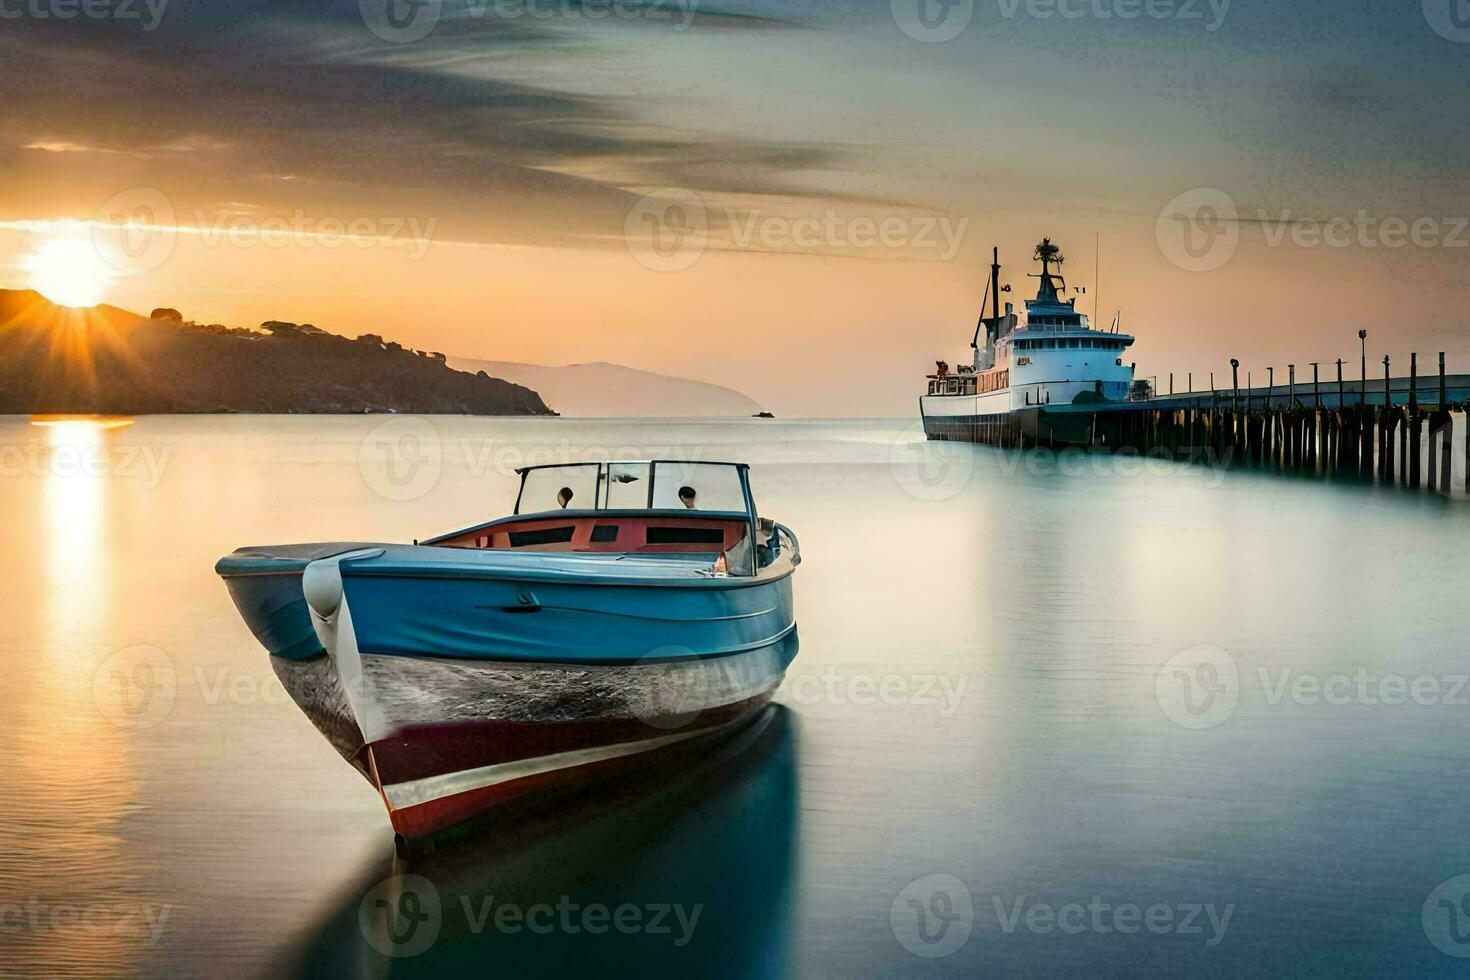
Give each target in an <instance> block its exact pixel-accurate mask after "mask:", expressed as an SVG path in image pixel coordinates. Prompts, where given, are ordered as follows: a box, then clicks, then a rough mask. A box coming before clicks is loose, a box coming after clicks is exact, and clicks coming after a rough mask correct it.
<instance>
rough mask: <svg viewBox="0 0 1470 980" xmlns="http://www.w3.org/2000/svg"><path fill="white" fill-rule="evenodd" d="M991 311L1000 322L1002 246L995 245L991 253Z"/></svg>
mask: <svg viewBox="0 0 1470 980" xmlns="http://www.w3.org/2000/svg"><path fill="white" fill-rule="evenodd" d="M990 313H991V316H993V317H994V318H995V320H996V322H997V323H999V322H1000V246H999V245H997V246H994V247H993V248H992V250H991V253H990Z"/></svg>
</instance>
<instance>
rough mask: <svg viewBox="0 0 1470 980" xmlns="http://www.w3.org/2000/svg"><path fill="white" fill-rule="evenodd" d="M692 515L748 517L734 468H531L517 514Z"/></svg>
mask: <svg viewBox="0 0 1470 980" xmlns="http://www.w3.org/2000/svg"><path fill="white" fill-rule="evenodd" d="M568 509H570V510H648V509H653V510H692V511H709V512H718V513H725V514H729V513H736V514H748V513H749V512H750V505H749V502H748V499H747V489H746V481H745V471H744V468H743V467H742V466H738V465H736V464H735V463H693V462H683V461H674V460H653V461H648V460H639V461H629V462H610V463H568V464H563V465H552V466H533V467H529V468H527V469H525V470H523V471H522V472H521V493H520V497H519V498H518V499H517V500H516V510H515V512H516V513H517V514H539V513H543V512H545V511H553V510H568Z"/></svg>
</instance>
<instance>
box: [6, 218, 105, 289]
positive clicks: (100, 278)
mask: <svg viewBox="0 0 1470 980" xmlns="http://www.w3.org/2000/svg"><path fill="white" fill-rule="evenodd" d="M20 268H21V271H23V272H24V273H25V274H26V277H27V279H28V281H29V285H30V287H31V288H32V289H34V290H35V291H36V292H38V293H40V294H41V295H42V296H45V297H46V298H47V299H49V300H50V301H51V302H53V303H58V304H60V305H61V306H96V305H97V304H98V303H99V302H101V300H102V296H103V294H104V293H106V292H107V289H108V287H109V286H111V285H112V283H113V280H115V279H116V278H117V270H116V269H114V268H113V267H112V266H110V265H108V263H107V261H106V260H105V259H103V258H102V256H101V255H99V254H98V253H97V249H96V247H95V246H94V245H93V244H92V240H91V237H90V236H89V235H87V234H86V232H66V233H62V234H53V235H50V236H48V237H47V238H46V239H45V240H43V241H42V242H41V243H40V244H38V245H37V246H36V247H35V248H34V249H32V250H31V252H30V254H28V255H27V256H26V257H25V258H23V259H21V260H20Z"/></svg>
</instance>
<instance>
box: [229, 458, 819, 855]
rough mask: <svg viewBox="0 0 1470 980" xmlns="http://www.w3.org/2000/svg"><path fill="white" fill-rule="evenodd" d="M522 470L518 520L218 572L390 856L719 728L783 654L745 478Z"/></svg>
mask: <svg viewBox="0 0 1470 980" xmlns="http://www.w3.org/2000/svg"><path fill="white" fill-rule="evenodd" d="M519 473H520V477H521V483H520V491H519V493H518V495H517V499H516V504H515V509H514V512H513V513H512V515H511V516H510V517H504V518H501V519H499V520H494V521H490V522H488V523H485V524H478V525H475V526H473V527H468V528H464V529H462V530H458V531H452V532H450V533H448V534H442V535H440V536H438V537H435V538H431V539H429V540H426V541H423V542H422V543H420V542H415V543H413V544H383V543H361V542H337V543H325V544H305V545H283V546H275V547H256V548H242V549H240V550H238V551H236V552H234V553H233V554H231V555H229V556H228V557H225V558H223V559H221V560H220V561H219V563H218V564H217V565H216V566H215V571H216V572H217V573H218V574H219V575H220V577H221V578H223V579H224V580H225V584H226V585H227V586H228V588H229V590H230V595H231V597H232V598H233V599H234V602H235V606H236V608H237V609H239V611H240V615H241V616H242V617H243V618H244V619H245V622H246V624H247V625H248V626H249V627H250V630H251V631H252V632H253V633H254V634H255V637H256V639H258V640H259V641H260V643H261V644H262V645H263V646H264V647H265V648H266V650H267V651H269V653H270V656H271V664H272V666H273V668H274V669H275V672H276V674H277V676H278V677H279V678H280V679H281V682H282V683H283V684H284V685H285V687H286V690H287V691H288V692H289V693H290V695H291V697H292V698H293V699H294V700H295V701H296V703H297V704H298V705H299V706H300V707H301V709H302V710H303V711H304V712H305V713H306V715H307V716H308V717H309V718H310V719H311V721H312V722H313V723H314V724H315V725H316V726H317V728H318V729H319V730H320V731H321V732H322V734H323V735H324V736H326V738H327V740H328V741H329V742H331V744H332V745H333V747H335V748H336V749H337V751H338V752H339V753H341V755H342V757H343V758H344V759H346V760H347V761H348V762H349V763H350V764H351V765H352V766H354V767H355V768H356V769H357V770H358V771H359V772H360V773H362V775H363V776H364V777H366V778H367V779H368V780H369V781H370V782H371V783H372V784H373V786H374V787H375V788H376V789H377V790H378V792H379V793H380V795H381V796H382V798H383V802H384V803H385V804H386V805H387V808H388V814H389V817H390V819H391V820H392V823H393V828H394V831H395V832H396V834H397V836H398V838H399V840H400V842H404V843H408V842H413V841H416V840H419V839H422V838H428V837H431V835H433V834H435V833H436V832H438V831H440V830H443V829H445V828H447V827H450V826H453V825H455V824H459V823H461V822H462V821H465V820H468V819H470V818H472V817H476V816H479V815H481V814H483V813H485V812H486V811H488V810H491V809H492V808H494V807H495V806H497V805H498V804H500V803H503V802H506V801H509V800H512V799H517V798H522V797H527V796H528V795H530V794H538V793H541V792H543V791H546V790H551V789H557V788H566V787H569V786H575V785H576V784H578V783H581V782H584V781H586V780H587V779H588V778H589V777H591V776H593V775H594V774H604V773H607V772H610V771H615V770H616V769H617V767H618V766H619V765H620V764H624V763H628V762H631V761H633V760H635V759H638V758H646V757H647V756H648V755H649V754H650V753H656V752H658V750H660V749H664V748H667V747H672V746H674V745H678V744H680V743H688V742H690V740H692V739H695V738H699V737H701V736H710V735H713V734H715V733H718V732H722V731H729V730H732V729H734V728H736V727H738V726H739V725H740V724H741V723H742V722H743V721H746V720H748V719H750V718H751V717H753V716H754V715H755V714H756V712H757V711H758V710H759V709H760V708H761V707H762V706H764V705H765V704H766V703H767V702H768V701H769V700H770V698H771V696H772V695H773V694H774V693H775V690H776V688H777V687H778V686H779V685H780V683H781V680H782V678H783V676H784V675H785V671H786V668H787V666H788V665H789V664H790V663H791V661H792V659H793V658H794V657H795V656H796V652H797V645H798V644H797V631H796V617H795V609H794V605H793V601H792V590H791V579H792V573H793V572H794V570H795V568H796V566H797V565H798V564H799V563H800V562H801V554H800V546H799V544H798V543H797V539H796V536H795V535H794V534H793V533H792V532H791V531H790V530H789V529H788V528H786V527H785V526H783V525H781V524H777V523H775V522H774V521H771V520H770V519H768V518H762V517H759V516H758V515H757V513H756V508H755V503H754V500H753V498H752V496H751V490H750V477H749V471H748V468H747V467H746V466H745V465H744V464H740V463H713V462H681V461H669V460H640V461H618V462H601V463H572V464H557V465H549V466H534V467H527V468H524V469H522V470H520V471H519ZM684 747H685V748H688V746H687V745H686V746H684Z"/></svg>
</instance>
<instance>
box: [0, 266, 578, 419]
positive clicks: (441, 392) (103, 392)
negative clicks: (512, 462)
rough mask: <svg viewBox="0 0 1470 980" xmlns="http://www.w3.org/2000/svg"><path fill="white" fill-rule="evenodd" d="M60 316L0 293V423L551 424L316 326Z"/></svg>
mask: <svg viewBox="0 0 1470 980" xmlns="http://www.w3.org/2000/svg"><path fill="white" fill-rule="evenodd" d="M154 314H155V316H156V317H157V319H150V318H148V317H143V316H139V315H138V314H136V313H129V312H128V311H127V310H120V309H117V308H116V307H112V306H95V307H91V308H89V309H85V310H75V309H69V308H67V307H63V306H57V305H55V304H54V303H51V302H50V301H48V300H47V299H46V298H45V297H43V296H41V295H40V294H39V293H36V292H32V291H29V290H24V291H16V290H3V289H0V414H40V413H90V414H105V415H145V414H159V413H168V412H191V413H192V412H263V413H287V412H300V413H349V412H350V413H359V412H413V413H422V414H456V415H550V414H554V413H552V411H551V410H550V409H549V408H547V407H546V403H545V402H543V401H542V400H541V397H540V396H539V395H538V394H537V393H536V392H534V391H532V390H530V389H529V388H524V387H521V386H520V385H517V384H512V383H511V382H509V381H504V380H501V379H499V378H495V377H491V376H489V375H488V374H475V373H473V372H471V373H465V372H462V371H456V370H453V369H451V368H450V367H449V366H448V365H447V364H446V363H445V357H444V355H443V354H429V353H424V352H421V351H410V350H405V349H404V348H403V347H401V346H399V345H398V344H395V343H392V342H391V341H384V340H383V338H382V337H379V336H377V335H376V334H364V335H363V336H361V337H358V338H357V339H356V340H349V339H347V338H346V337H339V336H337V335H336V334H332V333H328V332H326V331H325V330H320V329H318V328H317V327H314V326H312V325H311V324H295V323H285V322H281V321H276V320H272V321H268V322H266V323H263V324H261V329H260V330H242V329H235V328H230V327H222V326H218V325H211V326H202V325H199V324H194V323H186V322H183V318H182V317H181V316H180V315H179V313H178V312H177V311H176V310H172V309H168V308H160V309H158V310H155V311H154Z"/></svg>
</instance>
